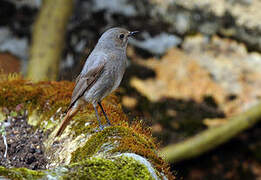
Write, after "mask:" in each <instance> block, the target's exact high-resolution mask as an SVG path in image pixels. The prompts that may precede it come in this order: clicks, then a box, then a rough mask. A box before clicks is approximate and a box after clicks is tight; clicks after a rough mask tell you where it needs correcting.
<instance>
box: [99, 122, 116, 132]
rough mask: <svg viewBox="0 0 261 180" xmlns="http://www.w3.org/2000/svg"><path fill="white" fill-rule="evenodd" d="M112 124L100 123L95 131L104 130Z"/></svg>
mask: <svg viewBox="0 0 261 180" xmlns="http://www.w3.org/2000/svg"><path fill="white" fill-rule="evenodd" d="M110 126H112V125H111V123H107V124H106V125H99V127H98V128H96V130H95V132H100V131H103V130H104V128H106V127H110Z"/></svg>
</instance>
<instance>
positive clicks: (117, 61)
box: [56, 27, 138, 136]
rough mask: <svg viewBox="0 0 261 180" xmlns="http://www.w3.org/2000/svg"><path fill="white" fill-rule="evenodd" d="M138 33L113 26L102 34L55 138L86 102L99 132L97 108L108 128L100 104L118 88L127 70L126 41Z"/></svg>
mask: <svg viewBox="0 0 261 180" xmlns="http://www.w3.org/2000/svg"><path fill="white" fill-rule="evenodd" d="M137 32H138V31H133V32H130V31H128V30H126V29H123V28H118V27H116V28H111V29H109V30H107V31H105V32H104V33H103V34H102V36H101V37H100V39H99V41H98V43H97V44H96V46H95V48H94V49H93V51H92V52H91V54H90V55H89V57H88V58H87V60H86V62H85V65H84V67H83V69H82V71H81V73H80V74H79V76H78V77H77V79H76V84H75V88H74V90H73V93H72V98H71V103H70V105H69V107H68V109H67V113H66V116H65V117H64V119H63V122H62V124H61V126H60V128H59V129H58V131H57V133H56V136H60V135H61V134H62V132H63V131H64V129H65V128H66V126H67V125H68V123H69V122H70V120H71V119H72V117H73V116H74V115H75V114H76V113H77V112H78V110H79V109H80V108H81V107H82V106H83V105H84V104H86V103H91V104H92V105H93V108H94V110H95V113H96V117H97V120H98V123H99V129H100V130H103V129H104V126H103V125H102V124H101V120H100V118H99V115H98V111H97V106H98V105H99V106H100V108H101V110H102V113H103V115H104V116H105V119H106V121H107V125H111V123H110V121H109V119H108V117H107V115H106V113H105V111H104V109H103V107H102V104H101V101H102V99H103V98H105V97H106V96H107V95H108V94H110V93H111V92H112V91H114V90H115V89H117V88H118V86H119V85H120V82H121V80H122V77H123V74H124V72H125V69H126V62H127V61H126V60H127V56H126V48H127V44H128V38H129V37H131V36H133V35H134V34H136V33H137Z"/></svg>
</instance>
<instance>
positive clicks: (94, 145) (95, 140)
mask: <svg viewBox="0 0 261 180" xmlns="http://www.w3.org/2000/svg"><path fill="white" fill-rule="evenodd" d="M73 87H74V83H72V82H68V81H61V82H56V81H43V82H37V83H32V82H30V81H27V80H24V79H23V78H22V77H21V76H20V75H15V74H12V75H3V74H0V107H5V108H7V109H9V110H13V109H15V108H16V107H17V105H19V104H23V107H24V108H25V109H26V110H27V111H28V113H29V115H30V113H32V112H34V111H35V110H36V111H37V112H38V114H41V115H43V116H44V119H50V118H51V117H53V116H54V115H55V114H56V113H57V110H58V109H59V108H62V110H61V111H64V110H66V108H67V106H68V104H69V103H70V99H71V93H72V90H73ZM103 105H104V108H105V111H106V112H107V114H108V116H109V118H110V120H111V122H112V124H113V125H114V126H112V127H108V128H105V129H104V130H103V131H100V132H97V133H93V134H92V136H91V138H90V139H89V140H88V141H87V143H86V144H85V145H84V146H83V147H81V148H79V149H77V150H76V151H75V152H74V153H73V154H72V162H77V161H79V160H82V158H88V157H91V156H92V155H94V154H95V153H97V152H98V151H99V150H101V147H102V146H104V144H111V145H113V146H114V145H116V146H114V148H112V149H110V152H111V153H117V152H131V153H136V154H139V155H141V156H143V157H145V158H147V159H148V160H149V161H150V162H151V163H152V164H153V165H154V167H155V168H157V170H158V171H159V172H163V173H164V174H165V175H168V177H169V179H173V176H172V175H171V174H170V171H169V167H168V165H167V163H165V162H164V161H163V160H162V158H160V157H159V156H158V153H157V150H158V145H157V143H155V139H153V138H152V136H151V130H150V128H147V127H144V125H143V123H142V122H141V121H138V120H135V121H134V122H132V123H131V124H130V123H129V122H128V117H127V116H126V115H125V114H124V113H123V111H122V108H121V105H120V104H119V101H118V99H117V97H116V96H115V95H110V96H108V97H107V98H105V99H104V101H103ZM100 116H101V117H102V120H104V117H103V116H102V113H101V111H100ZM54 119H55V120H58V119H59V118H54ZM72 121H73V123H72V124H71V132H70V133H71V134H72V135H73V136H77V135H79V134H82V133H90V132H93V130H94V129H95V128H96V127H97V122H96V117H95V114H94V112H93V108H92V106H91V105H87V106H86V107H84V108H83V109H82V110H81V111H80V112H79V113H78V114H77V115H76V116H75V117H74V118H73V119H72ZM89 121H91V122H92V123H91V124H90V126H84V124H85V123H86V122H89ZM104 122H105V121H104ZM55 123H56V124H58V122H55Z"/></svg>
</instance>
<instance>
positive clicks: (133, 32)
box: [128, 31, 139, 36]
mask: <svg viewBox="0 0 261 180" xmlns="http://www.w3.org/2000/svg"><path fill="white" fill-rule="evenodd" d="M138 32H139V31H131V32H129V34H128V36H134V35H135V34H137V33H138Z"/></svg>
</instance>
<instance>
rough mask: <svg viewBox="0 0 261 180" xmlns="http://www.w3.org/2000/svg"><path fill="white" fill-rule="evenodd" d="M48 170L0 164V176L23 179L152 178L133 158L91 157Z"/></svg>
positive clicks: (147, 179)
mask: <svg viewBox="0 0 261 180" xmlns="http://www.w3.org/2000/svg"><path fill="white" fill-rule="evenodd" d="M60 169H61V167H59V168H56V169H53V170H49V171H34V170H29V169H26V168H10V169H7V168H4V167H1V166H0V177H1V176H2V177H5V178H10V179H15V180H24V179H30V180H34V179H47V176H49V177H50V176H52V177H53V178H61V179H86V180H87V179H111V180H113V179H115V180H116V179H117V180H120V179H122V180H126V179H142V180H150V179H153V178H152V177H151V175H150V172H149V171H148V169H147V167H146V166H145V165H143V164H141V163H139V162H138V161H136V160H134V159H133V158H128V157H115V158H111V159H104V158H91V159H86V160H84V161H81V162H78V163H74V164H71V165H69V166H67V167H66V168H63V169H66V171H61V170H60Z"/></svg>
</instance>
